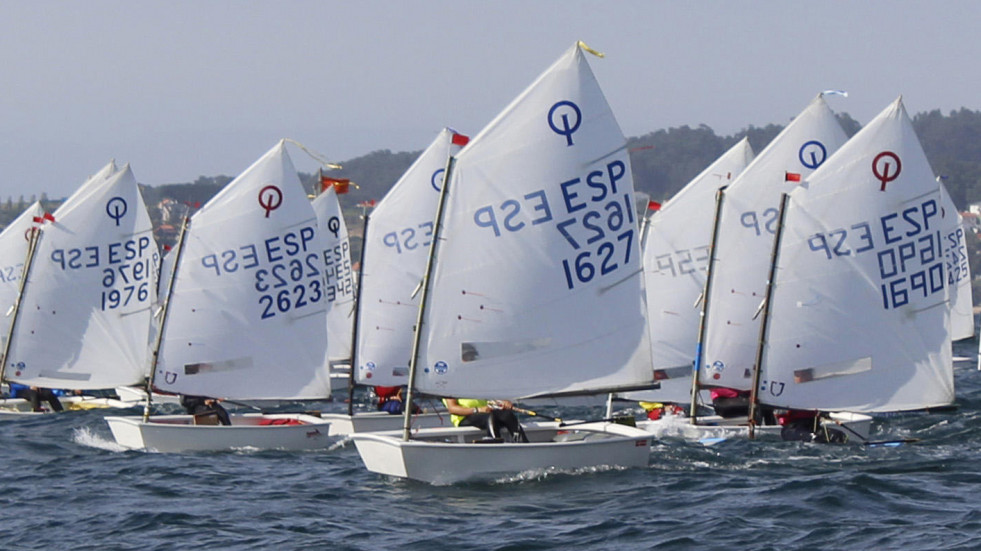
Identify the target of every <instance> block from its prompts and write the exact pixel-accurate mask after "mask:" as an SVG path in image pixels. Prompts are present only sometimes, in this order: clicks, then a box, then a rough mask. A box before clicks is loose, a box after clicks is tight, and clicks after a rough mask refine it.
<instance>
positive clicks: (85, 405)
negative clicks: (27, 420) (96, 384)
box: [0, 396, 137, 419]
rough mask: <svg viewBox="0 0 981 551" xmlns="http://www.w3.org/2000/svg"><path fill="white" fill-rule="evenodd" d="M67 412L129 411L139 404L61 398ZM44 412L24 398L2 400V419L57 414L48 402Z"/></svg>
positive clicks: (0, 404) (43, 402) (0, 409)
mask: <svg viewBox="0 0 981 551" xmlns="http://www.w3.org/2000/svg"><path fill="white" fill-rule="evenodd" d="M58 401H59V402H61V405H62V407H64V408H65V411H83V410H88V409H110V408H115V409H128V408H131V407H135V406H136V405H137V404H134V403H129V402H123V401H121V400H116V399H113V398H97V397H94V396H59V397H58ZM41 407H42V408H43V411H33V410H32V409H31V403H30V402H28V401H27V400H24V399H22V398H6V399H3V400H0V419H6V418H11V419H12V418H17V417H23V416H25V415H47V414H49V413H56V412H54V411H52V410H51V409H50V406H49V405H48V403H47V402H45V401H43V400H42V401H41Z"/></svg>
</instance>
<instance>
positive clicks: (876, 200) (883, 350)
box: [757, 98, 954, 413]
mask: <svg viewBox="0 0 981 551" xmlns="http://www.w3.org/2000/svg"><path fill="white" fill-rule="evenodd" d="M941 210H942V198H941V192H940V189H939V188H938V186H937V183H936V182H935V181H934V177H933V173H932V171H931V169H930V165H929V163H928V161H927V159H926V155H925V154H924V153H923V149H922V148H921V146H920V143H919V140H918V139H917V137H916V134H915V132H914V130H913V126H912V123H911V121H910V120H909V117H908V115H907V114H906V109H905V107H904V106H903V103H902V98H899V99H897V100H896V101H895V102H893V103H892V104H891V105H889V106H888V107H887V108H886V109H885V110H883V111H882V112H881V113H880V114H879V115H878V116H877V117H876V118H875V119H874V120H873V121H872V122H870V123H869V124H868V125H866V127H865V128H863V129H862V130H861V131H860V132H859V133H858V134H856V135H855V136H854V137H853V138H852V139H851V140H850V141H849V142H848V143H847V144H846V145H845V146H844V147H842V149H841V150H840V151H839V152H838V153H836V154H835V155H834V156H832V157H831V159H829V161H828V162H827V163H826V164H825V165H823V166H822V167H821V168H819V169H818V170H817V171H815V172H814V173H813V174H812V175H811V176H810V177H809V178H808V179H807V180H806V182H805V184H804V185H803V186H802V187H800V188H798V189H796V190H794V191H792V192H791V193H790V194H789V197H788V199H787V207H786V214H785V222H784V223H783V224H782V227H783V230H782V234H783V236H782V238H781V239H780V240H779V248H778V252H777V255H776V263H775V270H774V276H773V279H772V283H771V288H770V292H769V295H770V297H769V299H768V300H767V309H766V316H765V322H764V325H763V333H761V335H762V337H761V339H760V342H761V343H762V348H761V349H760V362H761V370H760V374H759V383H758V387H757V388H758V391H759V401H760V402H761V403H762V404H766V405H770V406H773V407H780V408H792V409H806V410H822V411H829V410H847V411H851V412H864V413H877V412H894V411H909V410H918V409H923V408H930V407H940V406H947V405H949V404H951V403H953V400H954V381H953V372H952V362H951V355H952V352H951V327H950V325H949V316H950V311H949V309H948V304H947V302H948V293H949V292H950V291H951V289H950V288H949V287H948V285H947V284H946V277H947V273H946V269H945V259H944V245H943V243H942V240H943V238H944V231H945V230H946V224H945V222H944V220H943V218H942V214H941Z"/></svg>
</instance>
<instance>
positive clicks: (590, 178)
mask: <svg viewBox="0 0 981 551" xmlns="http://www.w3.org/2000/svg"><path fill="white" fill-rule="evenodd" d="M596 178H603V173H602V172H600V171H599V170H595V171H593V172H590V173H589V174H588V175H587V176H586V185H588V186H589V187H591V188H593V189H598V190H600V194H599V195H593V196H592V197H590V200H591V201H602V200H603V199H606V183H604V182H603V181H602V180H600V181H599V182H597V181H596V180H595V179H596Z"/></svg>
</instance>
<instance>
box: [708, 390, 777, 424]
mask: <svg viewBox="0 0 981 551" xmlns="http://www.w3.org/2000/svg"><path fill="white" fill-rule="evenodd" d="M710 395H711V397H712V408H713V409H714V410H715V414H716V415H718V416H719V417H722V418H723V419H731V418H733V417H747V416H749V402H750V392H749V391H748V390H735V389H732V388H725V387H716V388H713V389H712V391H711V392H710ZM757 412H758V413H757V416H756V420H757V423H760V422H762V424H764V425H775V424H777V420H776V418H775V417H774V416H773V408H771V407H767V406H760V407H759V408H757Z"/></svg>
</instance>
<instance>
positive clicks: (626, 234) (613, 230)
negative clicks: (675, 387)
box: [473, 101, 639, 289]
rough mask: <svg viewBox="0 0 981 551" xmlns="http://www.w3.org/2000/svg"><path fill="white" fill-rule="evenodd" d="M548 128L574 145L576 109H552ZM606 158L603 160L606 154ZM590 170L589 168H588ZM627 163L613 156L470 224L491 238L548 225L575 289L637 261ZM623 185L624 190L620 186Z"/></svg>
mask: <svg viewBox="0 0 981 551" xmlns="http://www.w3.org/2000/svg"><path fill="white" fill-rule="evenodd" d="M546 120H547V125H548V128H549V129H550V130H551V131H552V132H554V133H555V134H556V135H557V136H560V137H561V138H562V139H563V142H564V144H565V146H566V147H575V146H576V143H575V141H574V140H573V135H574V134H575V133H576V132H577V131H578V130H579V129H580V125H581V122H582V111H581V110H580V108H579V106H578V105H576V104H575V103H573V102H571V101H560V102H557V103H555V104H553V105H552V107H551V108H550V109H549V111H548V114H547V117H546ZM607 158H609V156H607ZM594 166H595V165H594ZM627 170H628V169H627V163H626V161H625V160H624V159H619V158H614V159H613V160H610V161H607V162H605V163H603V164H601V165H599V166H598V167H597V168H596V169H594V170H589V171H588V172H585V174H580V175H578V176H575V177H573V178H570V179H567V180H565V181H561V182H554V183H552V184H551V185H549V186H548V187H543V188H542V189H538V190H535V191H532V192H531V193H527V194H524V195H523V196H521V197H517V198H511V199H507V200H505V201H501V202H499V203H493V204H489V205H484V206H481V207H479V208H477V209H476V210H475V211H474V215H473V222H474V224H476V225H477V226H478V227H481V228H487V229H488V230H490V231H492V232H493V233H494V236H495V237H502V236H505V235H508V234H516V233H519V232H521V231H522V230H525V229H527V228H530V227H534V226H538V225H541V224H548V225H550V226H552V227H554V228H555V231H557V232H559V234H560V235H561V236H562V238H563V239H564V240H565V243H567V244H568V246H569V249H567V253H566V255H567V256H565V257H564V258H561V259H559V260H558V265H557V266H556V267H557V274H561V277H562V281H564V283H565V285H566V287H567V288H568V289H575V288H577V287H579V286H580V285H583V284H586V283H589V282H591V281H593V280H594V279H596V278H597V277H604V276H607V275H610V274H613V273H616V272H620V271H621V270H623V268H624V267H630V268H633V267H634V265H635V264H637V263H638V262H639V261H638V259H637V257H638V256H639V255H638V254H634V253H633V249H634V247H635V244H634V223H635V218H636V216H635V214H634V206H633V199H632V197H631V192H632V191H633V190H632V186H631V185H630V179H629V178H627V179H626V181H624V182H621V180H624V178H625V177H626V176H627ZM621 184H626V185H625V186H623V187H625V188H626V189H621V188H620V185H621Z"/></svg>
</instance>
